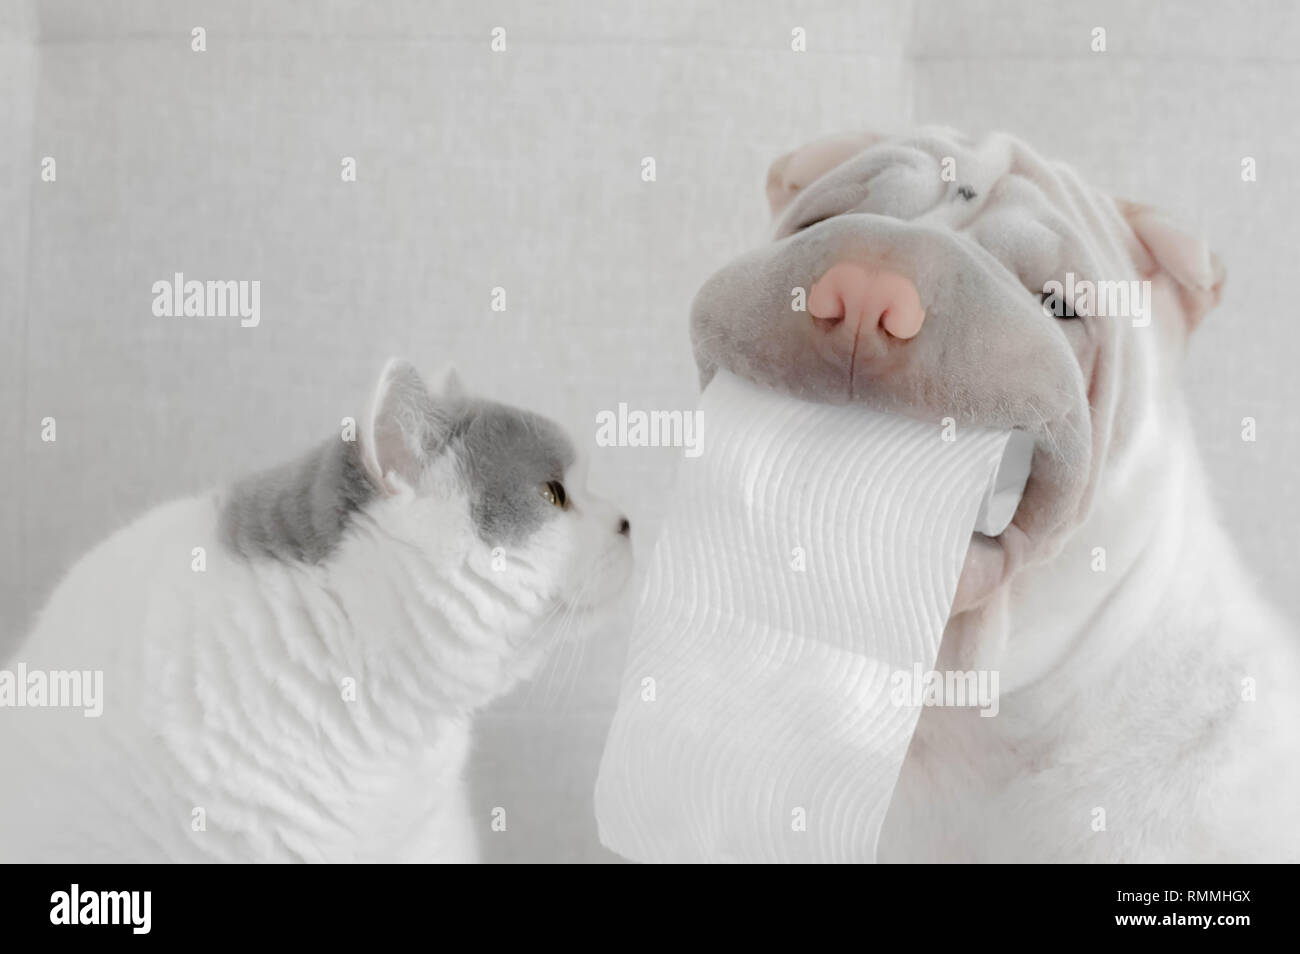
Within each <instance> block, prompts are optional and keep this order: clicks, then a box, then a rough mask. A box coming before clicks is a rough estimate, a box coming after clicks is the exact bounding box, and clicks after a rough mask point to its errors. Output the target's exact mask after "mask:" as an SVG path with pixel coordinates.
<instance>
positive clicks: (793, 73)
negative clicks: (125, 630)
mask: <svg viewBox="0 0 1300 954" xmlns="http://www.w3.org/2000/svg"><path fill="white" fill-rule="evenodd" d="M195 26H203V27H205V28H206V29H207V43H208V50H207V52H206V53H194V52H192V51H191V50H190V30H191V28H193V27H195ZM497 26H501V27H504V28H505V29H506V31H507V45H508V49H507V51H506V52H505V53H497V54H494V53H492V52H491V51H490V49H489V40H490V33H491V30H492V28H493V27H497ZM795 27H803V28H804V29H805V30H806V31H807V45H808V51H807V52H806V53H794V52H792V51H791V49H790V38H791V30H792V29H793V28H795ZM1094 27H1104V28H1105V30H1106V34H1107V47H1108V49H1107V51H1106V52H1105V53H1095V52H1093V51H1092V50H1091V49H1090V44H1091V40H1092V35H1091V31H1092V29H1093V28H1094ZM1297 50H1300V12H1298V11H1297V10H1296V9H1295V8H1293V6H1292V5H1291V4H1289V3H1285V2H1280V0H1279V2H1276V3H1248V4H1225V3H1212V2H1198V3H1186V2H1184V3H1176V4H1175V3H1168V2H1161V3H1141V4H1132V3H1121V2H1104V3H1089V4H1086V5H1085V4H1076V3H1065V2H1042V0H1033V2H1016V3H992V2H969V3H941V2H935V0H930V2H925V0H917V2H910V0H885V2H873V3H862V2H851V0H845V2H834V0H822V2H806V3H778V2H774V0H762V2H756V0H745V2H729V3H707V4H705V3H700V4H694V3H688V2H685V0H670V2H657V3H653V4H651V3H641V4H636V5H629V4H621V3H593V2H589V0H550V2H545V3H541V2H531V3H530V2H513V3H478V2H474V3H468V2H467V3H461V4H453V3H419V2H415V0H386V2H374V0H367V2H364V3H363V2H347V0H332V2H316V3H308V2H303V0H294V2H284V0H278V2H266V0H263V2H256V0H236V2H223V3H220V4H217V3H207V4H201V3H191V2H176V0H166V2H164V0H139V2H131V3H126V2H121V0H117V2H105V0H54V2H43V3H40V4H39V5H37V4H34V3H27V2H24V0H0V396H2V397H3V402H2V404H0V407H2V408H3V413H0V447H2V448H3V454H4V458H3V463H4V466H3V468H2V469H0V474H2V476H0V652H2V651H3V650H4V648H5V647H7V646H12V644H13V641H14V639H15V638H16V637H17V636H19V635H21V633H22V632H23V630H25V628H26V626H27V625H28V622H29V620H30V617H31V614H32V613H33V612H34V611H35V610H36V609H37V608H38V607H39V605H40V603H41V601H42V600H43V599H44V598H45V596H46V594H48V592H49V590H50V588H51V587H52V586H53V585H54V583H55V581H56V580H57V578H58V575H59V573H60V572H62V571H63V569H65V568H66V567H67V566H68V565H69V564H70V562H71V561H72V560H74V559H75V558H76V557H77V555H78V554H79V553H80V552H82V551H83V550H84V549H86V548H87V547H88V546H89V545H91V544H92V543H94V542H96V541H97V540H99V539H101V538H102V537H104V536H105V535H107V534H108V533H110V532H112V531H113V530H114V529H115V528H117V527H119V526H121V525H123V523H125V522H127V521H129V520H131V519H132V518H133V517H135V516H136V515H138V514H139V513H141V512H142V511H143V510H145V509H147V508H148V507H150V506H152V505H154V504H156V503H159V502H161V501H162V500H164V499H167V498H170V497H174V496H178V495H181V494H186V493H191V492H196V491H198V490H200V489H203V488H205V487H208V486H211V485H213V484H215V483H218V482H220V481H224V480H226V479H228V478H231V477H233V476H235V475H237V474H240V473H243V472H246V471H249V470H252V469H255V468H259V467H261V466H264V465H267V464H270V463H272V462H276V461H279V460H282V459H285V458H287V457H289V456H291V455H293V454H296V453H297V452H298V451H299V450H301V449H304V448H306V447H307V446H309V445H311V444H312V443H314V442H316V441H317V440H320V439H323V438H324V437H326V436H329V435H330V434H332V433H335V432H336V427H337V424H338V421H339V420H340V418H342V417H343V416H345V415H347V414H354V413H356V410H357V408H358V406H359V404H360V402H361V401H362V400H363V398H364V397H365V394H366V391H367V388H368V386H369V383H370V380H371V379H372V378H373V376H374V375H375V373H376V372H377V370H378V368H379V366H380V364H381V363H382V361H383V359H384V358H385V357H387V356H388V355H392V354H395V355H403V356H405V357H407V358H409V359H411V360H413V361H414V362H416V363H417V364H418V365H420V366H422V367H425V368H427V369H430V370H432V369H436V368H437V367H439V366H440V365H442V364H443V363H445V362H448V361H451V362H454V363H455V364H456V365H457V366H458V367H459V368H460V369H461V371H462V374H463V376H464V377H465V379H466V380H467V382H468V384H469V385H470V386H471V387H472V388H474V389H476V390H479V391H482V392H484V393H486V394H489V395H491V396H493V397H496V398H498V399H501V400H506V401H510V402H513V403H518V404H524V405H528V406H531V407H534V408H536V409H538V410H541V411H543V412H544V413H547V414H549V415H551V416H553V417H555V418H557V419H559V420H560V421H562V422H564V423H565V424H567V425H569V426H570V428H571V429H572V430H573V431H574V433H575V434H576V435H577V438H578V442H579V443H580V444H581V445H583V446H584V447H586V448H587V450H588V451H589V453H590V454H591V457H592V470H593V478H594V484H595V485H596V488H597V489H599V490H602V491H604V492H605V493H606V494H607V495H609V496H612V497H614V498H616V499H617V500H618V501H619V503H620V504H622V506H623V507H624V508H625V509H626V510H627V511H628V513H629V514H630V516H631V519H632V524H633V535H634V539H635V541H636V543H637V547H638V551H639V555H640V557H641V558H642V559H644V557H645V556H646V555H647V553H648V543H649V542H650V541H651V540H652V539H653V533H654V530H655V528H656V526H657V524H658V521H659V519H660V517H661V516H662V514H663V513H664V512H665V510H666V508H667V507H669V506H670V505H671V503H672V497H671V483H672V475H673V471H674V467H675V465H676V462H677V460H678V459H679V454H680V452H679V451H674V450H669V449H629V448H624V449H602V448H597V447H595V446H594V440H593V438H594V432H595V427H594V419H595V415H596V413H597V412H598V411H600V410H602V409H614V408H616V407H617V405H618V403H619V402H620V401H626V402H628V404H629V405H631V406H632V407H634V408H658V409H674V408H689V407H692V406H693V404H694V401H695V397H696V385H695V369H694V366H693V364H692V361H691V355H690V348H689V344H688V339H687V324H686V320H687V314H688V308H689V305H690V301H691V298H692V296H693V295H694V293H695V290H696V289H697V288H698V286H699V285H700V284H701V282H702V281H703V280H704V279H705V278H706V277H707V276H708V275H709V274H710V273H711V272H712V271H713V270H714V269H715V268H717V267H719V266H721V265H722V264H723V263H725V262H726V261H727V260H728V259H729V258H731V257H733V256H734V255H736V254H738V253H740V252H741V251H743V250H745V249H746V248H749V247H751V246H752V245H753V244H755V243H757V242H759V241H762V239H763V236H764V229H765V226H766V217H765V211H766V210H765V204H764V200H763V188H762V187H763V180H764V173H765V170H766V168H767V164H768V162H769V161H770V160H771V159H772V158H774V157H775V156H776V155H777V154H779V153H781V152H784V151H786V150H787V149H789V148H791V147H793V146H795V145H798V144H799V143H801V142H802V141H804V140H806V139H809V138H812V137H814V136H817V135H820V134H823V133H826V132H835V131H842V130H850V129H858V128H863V127H873V128H880V129H885V130H899V129H904V128H906V127H908V126H910V125H912V124H914V123H922V122H939V123H946V124H949V125H953V126H957V127H960V128H962V129H963V130H965V131H967V132H970V133H974V134H979V133H983V132H987V131H991V130H995V129H1005V130H1009V131H1012V132H1015V133H1017V134H1018V135H1020V136H1022V137H1023V138H1025V139H1027V140H1029V141H1030V142H1031V143H1034V144H1035V145H1037V146H1038V147H1039V148H1040V149H1042V150H1043V151H1045V152H1049V153H1053V154H1055V155H1058V156H1060V157H1062V158H1066V159H1069V160H1071V161H1072V162H1074V163H1075V164H1076V165H1077V166H1078V167H1079V168H1080V169H1081V170H1082V171H1083V173H1084V175H1085V176H1087V177H1088V178H1089V179H1090V180H1092V181H1093V182H1094V183H1096V184H1097V185H1099V186H1101V187H1103V188H1105V189H1108V190H1110V191H1112V192H1114V193H1115V194H1119V195H1124V196H1126V197H1129V198H1133V199H1140V200H1144V201H1148V202H1151V203H1153V204H1155V205H1159V206H1162V207H1164V208H1166V209H1168V210H1170V211H1173V212H1175V213H1177V214H1178V215H1179V216H1180V217H1181V218H1183V219H1184V220H1185V221H1186V222H1188V223H1190V224H1191V225H1192V226H1193V227H1197V228H1200V229H1202V230H1203V231H1204V232H1205V234H1207V235H1208V236H1209V237H1210V239H1211V241H1212V243H1213V244H1214V246H1215V247H1216V249H1217V250H1218V251H1219V253H1220V255H1221V257H1222V258H1223V260H1224V261H1225V263H1226V264H1227V267H1228V284H1227V291H1226V295H1225V298H1224V302H1223V304H1222V305H1221V306H1220V308H1219V310H1218V311H1217V312H1215V313H1212V314H1211V315H1210V316H1209V318H1208V319H1207V321H1206V324H1205V326H1204V327H1203V328H1202V330H1201V331H1200V332H1199V333H1198V335H1197V340H1196V341H1195V342H1194V345H1193V351H1192V354H1191V358H1190V361H1189V366H1188V371H1187V384H1188V389H1189V391H1190V394H1191V400H1192V402H1193V406H1194V408H1195V417H1196V420H1197V426H1198V429H1199V432H1200V438H1201V443H1202V446H1203V448H1204V450H1205V453H1206V455H1207V458H1208V460H1209V464H1210V469H1211V472H1212V474H1213V476H1214V478H1215V482H1216V485H1217V488H1218V492H1219V499H1220V502H1221V504H1222V508H1223V512H1224V515H1225V518H1226V519H1227V520H1228V522H1229V525H1230V526H1231V527H1232V528H1233V531H1234V536H1235V537H1236V538H1237V540H1238V541H1239V543H1240V545H1241V547H1242V548H1243V550H1244V551H1245V553H1246V555H1247V558H1248V560H1249V562H1250V564H1251V565H1252V566H1253V568H1254V569H1255V570H1256V572H1257V574H1258V576H1259V578H1260V580H1261V583H1262V585H1263V587H1264V589H1265V590H1266V592H1268V593H1270V594H1271V595H1272V596H1273V597H1274V598H1275V599H1276V600H1277V601H1278V602H1279V603H1280V604H1281V605H1282V606H1283V608H1284V609H1285V610H1286V611H1287V614H1288V616H1289V617H1290V618H1291V619H1292V620H1295V619H1296V618H1297V616H1300V588H1297V587H1296V586H1295V585H1294V584H1295V580H1296V578H1297V572H1296V571H1297V557H1296V553H1295V549H1294V544H1295V538H1296V528H1297V525H1298V524H1300V521H1298V520H1297V517H1298V516H1300V503H1298V502H1297V497H1298V496H1300V495H1298V493H1297V492H1298V490H1300V488H1298V487H1297V470H1298V466H1297V464H1298V461H1300V457H1298V456H1297V454H1296V451H1295V447H1296V444H1297V439H1298V438H1300V423H1298V422H1297V417H1296V414H1295V404H1296V398H1297V389H1298V386H1297V371H1296V368H1295V362H1296V359H1297V357H1300V347H1297V346H1298V345H1300V322H1298V320H1297V316H1296V314H1295V308H1294V306H1293V304H1292V299H1293V297H1294V295H1293V293H1292V292H1293V288H1292V286H1293V284H1294V281H1295V275H1296V271H1297V269H1296V265H1297V257H1298V254H1300V252H1298V248H1300V242H1298V241H1297V239H1298V238H1300V225H1298V224H1297V223H1300V198H1298V190H1297V185H1296V178H1295V177H1296V160H1297V153H1298V152H1300V132H1297V130H1300V122H1298V119H1300V116H1298V115H1297V113H1298V110H1297V107H1296V104H1295V99H1294V97H1295V90H1296V89H1300V60H1298V59H1297V52H1296V51H1297ZM44 156H53V157H55V159H56V160H57V163H58V167H57V168H58V180H57V182H55V183H43V182H41V181H40V179H39V166H40V160H41V158H42V157H44ZM343 156H353V157H356V159H357V162H358V170H359V181H358V182H356V183H353V184H344V183H342V182H341V180H340V175H339V172H340V159H341V158H342V157H343ZM645 156H653V157H654V158H655V160H656V163H657V171H658V181H657V182H654V183H645V182H643V181H642V180H641V176H640V171H641V160H642V158H643V157H645ZM1245 156H1252V157H1254V158H1255V159H1256V160H1257V163H1258V174H1259V181H1258V182H1255V183H1243V182H1242V181H1241V174H1240V170H1241V160H1242V158H1243V157H1245ZM175 271H183V272H184V273H185V274H186V275H187V276H188V277H193V278H199V279H209V278H216V279H258V280H260V281H261V282H262V324H261V326H260V327H258V328H256V329H241V328H240V327H238V323H237V322H233V321H231V322H199V321H175V320H167V319H158V318H154V317H153V316H152V314H151V310H150V306H151V302H152V292H151V285H152V284H153V282H154V281H156V280H158V279H166V278H169V277H170V276H171V274H172V273H173V272H175ZM498 285H499V286H503V287H505V288H506V290H507V296H508V298H507V300H508V310H507V311H506V312H505V313H504V314H499V313H494V312H493V311H491V310H490V308H489V301H490V292H491V289H492V288H493V287H494V286H498ZM46 416H53V417H55V418H56V419H57V421H58V441H57V443H55V444H46V443H42V442H41V441H40V439H39V435H40V420H41V419H42V418H43V417H46ZM1246 416H1251V417H1255V418H1256V419H1257V420H1258V435H1259V437H1258V441H1257V442H1256V443H1253V444H1247V443H1243V442H1242V441H1241V439H1240V430H1241V419H1242V418H1243V417H1246ZM622 652H623V647H622V644H621V643H620V639H619V634H618V633H611V634H606V635H605V636H604V637H602V638H601V639H599V640H597V641H594V642H592V643H590V644H588V645H586V646H585V647H584V648H582V649H576V648H573V647H567V648H566V649H565V650H564V651H562V652H561V653H559V654H558V655H557V656H556V658H555V660H554V665H553V666H552V667H551V668H550V669H548V670H547V671H545V672H544V673H543V675H542V677H541V678H540V679H539V681H538V682H537V683H536V684H535V685H533V686H531V687H525V689H524V690H523V691H522V692H521V693H519V694H517V695H516V696H515V697H513V698H511V699H508V700H504V701H503V702H502V704H500V705H498V706H496V707H494V709H493V710H492V711H491V712H490V713H488V714H487V715H486V716H485V717H484V718H483V719H482V720H481V725H480V739H481V745H480V750H479V752H478V753H477V755H476V757H475V765H474V781H475V792H476V803H477V805H478V807H479V812H480V817H481V819H482V820H483V825H484V833H485V836H484V843H485V853H486V856H487V857H488V858H489V859H511V860H515V859H542V858H547V859H556V860H574V859H602V858H609V857H612V856H609V855H608V853H606V852H604V851H603V850H602V849H601V848H600V847H599V845H598V844H597V843H596V841H595V836H594V823H593V822H592V819H591V811H590V790H591V784H592V781H593V779H594V775H595V768H596V764H597V760H598V758H599V753H600V746H601V742H602V740H603V736H604V731H605V727H606V724H607V722H608V719H609V716H610V714H611V712H612V709H613V705H614V694H615V692H616V690H617V677H618V672H619V668H620V665H621V660H622ZM493 806H503V807H506V808H507V810H508V818H509V828H508V830H507V832H505V833H490V832H488V830H487V822H488V819H489V811H490V809H491V808H492V807H493Z"/></svg>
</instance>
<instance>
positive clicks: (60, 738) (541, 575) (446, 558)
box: [0, 371, 631, 862]
mask: <svg viewBox="0 0 1300 954" xmlns="http://www.w3.org/2000/svg"><path fill="white" fill-rule="evenodd" d="M386 374H388V372H387V371H386ZM382 386H383V385H382V382H381V388H382ZM362 438H363V440H365V439H366V434H365V433H363V435H362ZM372 446H373V445H372ZM379 469H380V470H386V469H385V468H383V467H382V465H380V468H379ZM386 477H387V478H388V479H389V481H390V483H391V486H390V488H389V489H390V492H389V493H388V494H387V495H385V496H383V497H381V498H380V499H378V500H376V501H375V502H373V503H372V504H371V505H369V506H367V507H365V508H364V509H363V511H362V512H361V513H360V514H358V515H357V516H356V517H355V519H354V520H353V521H352V523H351V525H350V526H349V528H348V530H347V532H346V533H345V534H344V537H343V539H342V541H341V543H340V546H339V548H338V551H337V552H336V553H335V554H334V555H333V556H332V557H331V558H330V559H329V560H327V561H324V562H323V563H321V564H319V565H309V564H306V563H297V562H293V561H277V560H248V559H245V558H243V557H242V556H240V555H238V554H236V553H234V552H232V551H231V550H230V549H229V548H228V547H225V546H223V544H222V541H221V540H220V539H219V538H218V536H219V534H218V524H219V511H220V507H221V502H222V501H221V495H220V494H219V493H218V494H210V495H205V496H201V497H194V498H191V499H187V500H182V501H179V502H175V503H171V504H168V505H165V506H162V507H159V508H157V509H155V510H154V511H152V512H150V513H149V514H147V515H145V516H144V517H143V518H142V519H140V520H139V521H137V522H136V523H134V524H132V525H131V526H129V527H127V528H125V529H124V530H122V531H120V532H118V533H117V534H115V535H114V536H113V537H111V538H110V539H108V540H107V541H105V542H104V543H103V544H101V545H100V546H98V547H96V548H95V549H94V550H92V551H91V552H90V553H88V554H87V555H86V556H85V557H84V558H83V559H82V560H80V561H79V562H78V563H77V564H76V566H75V567H74V568H73V569H72V571H71V572H70V573H69V575H68V576H67V577H66V579H65V580H64V581H63V582H62V583H61V585H60V586H59V587H58V588H57V590H56V591H55V593H54V594H53V596H52V598H51V599H50V601H49V604H48V606H47V607H46V609H45V610H44V612H43V613H42V614H41V616H40V618H39V621H38V624H37V626H36V627H35V630H34V631H33V633H32V634H31V636H30V638H29V639H28V640H27V641H26V643H25V644H24V645H23V646H22V647H20V649H19V650H18V652H17V653H16V654H15V655H14V656H13V658H12V659H11V660H9V661H8V662H6V663H5V664H4V665H5V666H8V667H10V668H11V669H12V668H13V666H14V664H15V663H17V662H19V661H21V662H24V663H25V664H26V665H27V667H28V669H29V670H31V669H38V668H39V669H43V670H47V671H48V670H83V671H84V670H102V671H103V674H104V675H103V695H104V702H103V714H102V716H101V717H99V718H86V717H84V715H83V713H82V710H80V709H53V708H7V709H0V765H3V766H4V770H5V772H4V774H5V780H4V782H3V784H0V861H46V862H48V861H60V860H67V861H78V862H95V861H174V862H192V861H247V860H259V861H380V860H384V861H470V860H474V858H475V857H476V837H475V836H476V833H477V832H480V831H486V830H488V827H489V825H490V822H491V819H490V817H488V816H487V815H482V817H479V816H478V815H475V816H471V814H470V813H469V808H468V805H467V801H466V793H465V790H464V783H463V781H462V778H461V770H462V767H463V765H464V762H465V759H466V754H467V751H468V748H469V737H470V716H471V714H472V712H473V711H474V710H475V709H476V708H478V707H479V706H481V705H483V704H484V703H486V702H487V701H489V700H490V699H492V698H493V697H495V696H498V695H500V694H501V693H503V692H504V691H505V690H507V689H508V688H510V687H511V686H512V685H514V684H515V683H517V682H518V681H519V680H520V679H522V678H524V677H526V676H527V675H528V674H529V673H530V672H532V671H533V669H534V667H535V666H536V664H537V662H538V660H539V659H540V658H541V656H542V654H543V653H544V652H545V651H546V650H547V649H548V648H549V647H550V646H551V645H552V644H553V642H554V640H555V639H556V638H558V637H559V636H560V635H562V634H561V633H560V632H559V630H561V629H565V630H571V629H572V628H573V626H574V624H575V620H577V623H578V625H583V624H588V623H591V622H593V621H594V620H593V616H596V615H599V614H600V612H601V609H602V608H604V607H607V606H608V605H609V601H610V600H611V598H612V597H613V596H614V594H615V593H616V592H617V591H618V590H619V588H620V587H621V585H622V583H623V582H624V580H625V579H626V577H627V575H628V571H629V569H630V559H631V556H630V548H629V547H628V546H627V537H626V536H624V535H620V534H618V533H617V531H616V530H615V529H613V528H615V527H616V525H617V514H616V513H615V512H614V510H613V509H612V508H611V507H610V506H609V505H608V504H606V503H603V502H601V501H599V500H597V499H596V498H594V497H592V496H590V495H588V494H586V493H583V492H582V491H581V490H580V489H578V488H580V487H581V482H582V478H583V474H581V473H579V472H576V471H575V472H573V473H570V474H567V475H566V481H570V482H571V483H570V484H569V485H570V487H571V493H572V495H573V497H574V498H575V501H574V506H573V507H572V508H571V512H567V513H565V514H563V515H562V516H563V517H564V519H555V520H551V521H549V522H548V523H547V524H546V525H545V526H543V527H542V528H541V529H540V530H538V531H537V532H536V533H534V534H533V535H532V536H531V537H530V538H529V539H528V540H527V542H526V544H524V545H522V546H519V547H515V548H510V549H509V550H507V551H504V552H503V551H501V550H498V551H496V552H495V553H494V551H493V548H492V547H489V546H488V545H487V544H486V543H484V542H483V541H482V540H481V539H479V537H478V536H477V535H476V533H475V527H474V525H473V523H472V520H471V518H470V515H469V507H468V499H467V492H466V489H465V488H464V487H463V486H461V478H460V477H459V476H458V475H457V474H456V472H455V471H454V468H453V467H452V465H451V462H450V461H449V460H448V459H446V458H444V459H442V460H437V461H433V462H427V463H426V464H425V465H424V466H423V467H422V468H421V471H420V476H419V481H418V482H419V483H420V487H419V489H418V492H417V489H415V488H413V487H412V486H411V485H409V484H408V483H406V482H405V481H404V480H403V479H402V478H401V475H400V474H398V473H396V472H394V471H386ZM198 547H201V548H203V551H204V555H205V560H206V567H205V568H204V569H203V570H202V571H196V570H195V568H194V567H195V565H196V564H195V559H196V558H195V556H194V551H195V548H198ZM352 687H354V692H353V691H352ZM353 697H354V698H355V701H351V700H352V699H353ZM480 814H481V813H480Z"/></svg>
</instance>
